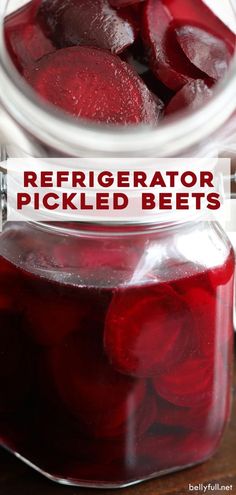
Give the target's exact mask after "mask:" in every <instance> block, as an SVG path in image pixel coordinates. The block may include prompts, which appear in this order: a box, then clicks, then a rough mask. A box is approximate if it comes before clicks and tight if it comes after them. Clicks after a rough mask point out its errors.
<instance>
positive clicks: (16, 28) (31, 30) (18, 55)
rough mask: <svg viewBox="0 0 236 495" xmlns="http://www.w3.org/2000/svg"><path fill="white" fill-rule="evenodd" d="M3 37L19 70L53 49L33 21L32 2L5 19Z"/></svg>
mask: <svg viewBox="0 0 236 495" xmlns="http://www.w3.org/2000/svg"><path fill="white" fill-rule="evenodd" d="M5 37H6V44H7V48H8V51H9V53H10V55H11V58H12V60H13V62H14V64H15V65H16V67H17V69H18V70H20V71H22V70H23V69H24V68H26V67H28V66H30V65H32V64H33V63H34V62H36V61H37V60H38V59H40V58H41V57H42V56H43V55H46V54H47V53H51V52H52V51H54V50H55V47H54V45H53V44H52V42H51V40H50V39H48V38H47V37H46V36H45V35H44V33H43V32H42V30H41V28H40V26H39V25H38V24H37V23H36V21H35V12H34V10H33V5H32V2H30V4H27V5H26V6H25V7H23V8H22V9H21V10H19V12H18V14H17V15H15V14H14V15H11V16H9V17H8V18H7V19H6V21H5Z"/></svg>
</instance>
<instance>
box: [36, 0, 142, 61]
mask: <svg viewBox="0 0 236 495" xmlns="http://www.w3.org/2000/svg"><path fill="white" fill-rule="evenodd" d="M39 19H40V20H41V23H42V25H43V26H44V28H45V29H46V32H48V33H50V35H51V36H52V39H53V40H54V42H55V43H56V44H57V46H58V47H60V48H64V47H67V46H75V45H87V46H96V47H98V48H103V49H107V50H110V51H112V52H113V53H120V52H122V51H123V50H124V49H125V48H127V47H128V46H129V45H131V44H132V43H133V42H134V40H135V38H136V36H137V32H138V25H137V24H136V21H135V18H134V16H133V15H132V11H130V10H126V9H125V10H122V11H119V12H118V11H117V10H115V9H114V8H113V7H112V6H111V5H110V3H109V2H108V0H72V1H68V0H67V1H65V0H64V1H61V0H54V1H53V2H51V0H44V1H43V2H42V6H41V8H40V9H39Z"/></svg>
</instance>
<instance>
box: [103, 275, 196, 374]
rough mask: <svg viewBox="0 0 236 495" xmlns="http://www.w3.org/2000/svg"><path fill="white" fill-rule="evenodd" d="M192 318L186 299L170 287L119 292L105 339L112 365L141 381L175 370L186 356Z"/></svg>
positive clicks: (111, 308)
mask: <svg viewBox="0 0 236 495" xmlns="http://www.w3.org/2000/svg"><path fill="white" fill-rule="evenodd" d="M188 317H189V313H188V310H187V308H186V305H185V304H184V302H183V300H182V298H181V297H180V296H178V294H177V293H176V292H175V291H174V290H172V289H171V288H170V287H169V286H167V285H163V286H157V287H153V286H151V287H145V289H143V288H136V289H135V288H133V289H130V290H128V289H127V288H126V289H125V290H123V291H120V292H117V294H115V296H114V298H113V301H112V303H111V305H110V308H109V311H108V314H107V319H106V326H105V335H104V345H105V349H106V352H107V355H108V357H109V360H110V362H111V363H112V365H113V366H114V367H115V368H116V369H117V370H119V371H120V372H121V373H125V374H127V375H133V376H138V377H149V376H153V375H156V374H158V373H161V372H162V371H163V370H164V369H166V368H168V367H170V366H174V365H175V363H176V362H178V361H179V360H180V359H181V358H182V356H183V354H184V353H185V352H186V348H187V343H188V336H187V332H186V328H185V326H184V324H186V321H188Z"/></svg>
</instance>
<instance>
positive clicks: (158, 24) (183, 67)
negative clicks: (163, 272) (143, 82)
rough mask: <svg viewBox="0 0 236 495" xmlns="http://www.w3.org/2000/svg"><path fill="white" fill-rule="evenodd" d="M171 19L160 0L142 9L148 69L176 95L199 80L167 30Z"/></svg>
mask: <svg viewBox="0 0 236 495" xmlns="http://www.w3.org/2000/svg"><path fill="white" fill-rule="evenodd" d="M172 20H173V19H172V16H171V14H170V13H169V11H168V9H167V8H166V7H165V5H164V2H163V0H160V1H158V2H157V1H156V0H148V1H147V3H146V5H145V8H144V17H143V40H144V44H145V45H146V47H147V49H148V50H150V65H151V68H152V70H153V72H154V74H155V75H156V77H157V79H160V80H161V81H162V82H163V83H164V84H165V85H166V86H167V87H169V88H170V89H173V90H175V91H177V90H178V89H180V88H182V86H184V85H185V84H187V83H188V82H190V81H192V80H193V79H201V76H202V74H201V71H199V70H198V69H197V68H196V67H194V65H192V64H191V63H190V61H189V60H188V58H187V57H186V56H185V54H184V53H183V51H182V50H181V48H180V46H179V45H178V43H177V42H176V38H175V33H174V31H173V30H172V29H171V23H172Z"/></svg>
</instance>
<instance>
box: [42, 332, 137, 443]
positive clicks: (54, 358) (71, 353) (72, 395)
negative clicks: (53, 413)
mask: <svg viewBox="0 0 236 495" xmlns="http://www.w3.org/2000/svg"><path fill="white" fill-rule="evenodd" d="M100 338H101V336H100V335H98V334H97V333H96V329H95V328H91V329H89V330H88V329H85V331H84V332H80V333H77V334H74V335H72V336H71V337H69V338H68V339H67V341H66V342H65V344H64V345H63V346H59V347H57V348H55V349H54V350H52V351H51V352H49V354H48V358H47V359H48V369H49V376H50V379H51V380H52V381H53V382H54V386H55V387H56V390H57V394H58V395H59V397H60V399H61V401H62V402H63V403H64V404H65V406H66V407H67V408H68V410H69V411H70V412H71V413H72V414H73V415H74V416H75V417H76V418H77V419H78V421H81V422H82V425H84V429H85V430H86V431H87V433H89V434H91V435H92V436H93V437H94V436H98V437H100V436H102V437H103V436H104V437H106V436H108V437H109V436H116V435H117V434H120V428H121V426H122V425H123V424H125V423H126V421H128V418H129V416H132V415H133V414H134V413H135V411H136V410H138V409H139V407H140V405H141V404H142V401H143V398H144V394H145V388H146V387H145V382H144V381H143V380H133V379H131V378H127V377H124V376H122V375H120V374H118V373H116V372H115V371H114V370H113V369H112V367H111V366H110V365H109V363H108V362H107V360H106V357H105V356H104V354H103V349H102V345H101V341H100Z"/></svg>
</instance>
